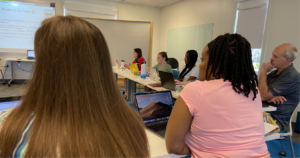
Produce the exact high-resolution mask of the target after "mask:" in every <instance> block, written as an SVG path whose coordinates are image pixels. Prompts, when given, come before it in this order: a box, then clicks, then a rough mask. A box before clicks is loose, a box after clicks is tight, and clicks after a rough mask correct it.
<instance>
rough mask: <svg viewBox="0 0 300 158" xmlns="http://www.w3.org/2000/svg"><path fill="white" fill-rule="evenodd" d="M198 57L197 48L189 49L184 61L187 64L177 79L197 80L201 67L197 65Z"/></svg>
mask: <svg viewBox="0 0 300 158" xmlns="http://www.w3.org/2000/svg"><path fill="white" fill-rule="evenodd" d="M197 58H198V53H197V51H195V50H188V51H187V52H186V53H185V58H184V62H185V64H186V65H185V66H184V67H183V69H182V70H181V71H180V74H179V76H178V78H177V80H179V81H190V80H195V79H196V78H197V77H198V74H199V67H198V66H196V62H197ZM175 82H177V81H175Z"/></svg>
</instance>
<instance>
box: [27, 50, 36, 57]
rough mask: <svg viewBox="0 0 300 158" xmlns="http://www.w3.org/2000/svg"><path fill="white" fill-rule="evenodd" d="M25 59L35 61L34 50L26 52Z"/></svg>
mask: <svg viewBox="0 0 300 158" xmlns="http://www.w3.org/2000/svg"><path fill="white" fill-rule="evenodd" d="M27 59H35V55H34V50H27Z"/></svg>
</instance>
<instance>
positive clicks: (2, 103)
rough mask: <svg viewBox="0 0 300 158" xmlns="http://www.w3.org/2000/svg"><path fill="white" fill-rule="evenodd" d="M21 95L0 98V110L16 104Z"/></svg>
mask: <svg viewBox="0 0 300 158" xmlns="http://www.w3.org/2000/svg"><path fill="white" fill-rule="evenodd" d="M20 98H21V96H16V97H3V98H0V111H2V110H5V109H9V108H13V107H16V106H18V105H19V104H20V103H21V101H20Z"/></svg>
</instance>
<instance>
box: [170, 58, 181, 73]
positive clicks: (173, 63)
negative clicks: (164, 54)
mask: <svg viewBox="0 0 300 158" xmlns="http://www.w3.org/2000/svg"><path fill="white" fill-rule="evenodd" d="M167 63H168V64H169V65H171V67H172V69H177V70H178V67H179V64H178V61H177V59H175V58H169V59H168V61H167Z"/></svg>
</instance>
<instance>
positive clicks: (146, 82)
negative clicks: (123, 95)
mask: <svg viewBox="0 0 300 158" xmlns="http://www.w3.org/2000/svg"><path fill="white" fill-rule="evenodd" d="M113 72H114V73H115V75H116V80H118V75H121V76H124V77H126V78H127V79H128V82H129V83H128V88H129V89H128V98H129V99H130V100H131V102H132V103H133V102H134V93H135V90H136V89H135V88H136V87H135V83H140V84H143V85H145V86H147V87H149V88H151V89H153V90H155V91H168V90H169V89H166V88H163V87H152V86H150V85H149V84H155V83H156V81H154V80H151V79H150V78H149V77H147V78H146V79H142V78H141V77H140V76H136V75H132V74H131V73H130V74H129V75H128V74H126V73H125V71H122V70H120V69H117V68H116V67H113ZM129 85H130V86H129ZM171 92H172V96H173V98H177V97H178V96H179V93H178V92H175V91H171ZM276 109H277V108H276V107H274V106H269V107H263V111H264V112H266V111H276Z"/></svg>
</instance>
